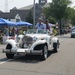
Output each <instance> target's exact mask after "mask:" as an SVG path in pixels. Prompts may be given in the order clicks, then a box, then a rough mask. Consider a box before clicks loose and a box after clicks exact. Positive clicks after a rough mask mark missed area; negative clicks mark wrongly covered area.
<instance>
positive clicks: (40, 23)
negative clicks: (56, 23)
mask: <svg viewBox="0 0 75 75" xmlns="http://www.w3.org/2000/svg"><path fill="white" fill-rule="evenodd" d="M36 29H46V26H45V24H44V23H43V20H42V19H41V18H39V19H38V23H37V24H36Z"/></svg>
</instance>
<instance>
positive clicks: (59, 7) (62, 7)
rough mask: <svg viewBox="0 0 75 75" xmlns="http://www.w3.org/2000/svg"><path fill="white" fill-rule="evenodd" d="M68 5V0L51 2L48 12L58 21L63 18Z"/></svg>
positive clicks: (53, 0)
mask: <svg viewBox="0 0 75 75" xmlns="http://www.w3.org/2000/svg"><path fill="white" fill-rule="evenodd" d="M70 3H71V1H70V0H52V3H51V4H50V12H51V13H52V16H54V17H55V18H56V19H58V20H60V19H62V18H63V17H65V14H66V13H65V12H66V9H67V8H68V5H69V4H70Z"/></svg>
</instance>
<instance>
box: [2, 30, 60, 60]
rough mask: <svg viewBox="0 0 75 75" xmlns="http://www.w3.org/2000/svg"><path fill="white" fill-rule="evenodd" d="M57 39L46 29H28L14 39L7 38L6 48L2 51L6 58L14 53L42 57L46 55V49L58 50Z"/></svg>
mask: <svg viewBox="0 0 75 75" xmlns="http://www.w3.org/2000/svg"><path fill="white" fill-rule="evenodd" d="M58 48H59V39H58V38H57V37H54V36H52V35H50V32H49V31H48V30H36V29H30V30H27V32H24V35H19V36H17V38H16V41H14V40H13V39H10V40H7V45H6V48H5V49H3V52H4V53H5V54H6V57H7V58H8V59H11V58H13V57H14V55H15V54H17V55H18V54H24V55H27V54H32V55H41V57H42V59H44V60H45V59H46V58H47V56H48V50H53V51H54V52H58Z"/></svg>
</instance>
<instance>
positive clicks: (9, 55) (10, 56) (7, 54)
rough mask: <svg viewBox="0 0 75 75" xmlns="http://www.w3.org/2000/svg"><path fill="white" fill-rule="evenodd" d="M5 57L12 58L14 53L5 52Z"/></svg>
mask: <svg viewBox="0 0 75 75" xmlns="http://www.w3.org/2000/svg"><path fill="white" fill-rule="evenodd" d="M6 57H7V58H8V59H12V58H13V57H14V54H9V53H6Z"/></svg>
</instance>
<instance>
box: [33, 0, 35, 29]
mask: <svg viewBox="0 0 75 75" xmlns="http://www.w3.org/2000/svg"><path fill="white" fill-rule="evenodd" d="M33 28H35V0H34V8H33Z"/></svg>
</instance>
